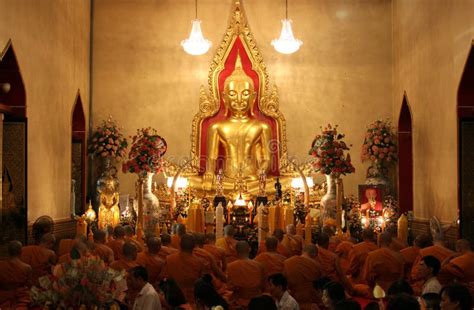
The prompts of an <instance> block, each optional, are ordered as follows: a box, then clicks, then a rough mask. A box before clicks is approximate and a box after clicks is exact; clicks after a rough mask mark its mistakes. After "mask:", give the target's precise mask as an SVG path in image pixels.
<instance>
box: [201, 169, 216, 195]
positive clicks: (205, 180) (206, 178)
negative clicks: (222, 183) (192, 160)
mask: <svg viewBox="0 0 474 310" xmlns="http://www.w3.org/2000/svg"><path fill="white" fill-rule="evenodd" d="M213 182H214V173H212V172H206V173H204V175H203V176H202V189H203V190H205V191H209V190H211V188H212V183H213Z"/></svg>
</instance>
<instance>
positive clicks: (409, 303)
mask: <svg viewBox="0 0 474 310" xmlns="http://www.w3.org/2000/svg"><path fill="white" fill-rule="evenodd" d="M401 309H403V310H420V304H419V303H418V301H417V300H416V298H415V297H414V296H411V295H408V294H404V293H401V294H397V295H392V296H390V297H389V298H388V302H387V307H386V310H401Z"/></svg>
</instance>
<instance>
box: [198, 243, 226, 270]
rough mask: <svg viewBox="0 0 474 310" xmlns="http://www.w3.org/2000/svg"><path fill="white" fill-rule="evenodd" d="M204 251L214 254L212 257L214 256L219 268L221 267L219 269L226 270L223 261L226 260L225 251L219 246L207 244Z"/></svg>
mask: <svg viewBox="0 0 474 310" xmlns="http://www.w3.org/2000/svg"><path fill="white" fill-rule="evenodd" d="M203 249H204V250H206V251H208V252H209V253H211V254H212V256H214V260H215V261H216V263H217V266H219V268H221V269H222V270H224V269H223V268H224V266H223V263H222V262H223V260H224V259H225V251H224V249H221V248H218V247H217V246H215V245H214V244H205V245H204V247H203Z"/></svg>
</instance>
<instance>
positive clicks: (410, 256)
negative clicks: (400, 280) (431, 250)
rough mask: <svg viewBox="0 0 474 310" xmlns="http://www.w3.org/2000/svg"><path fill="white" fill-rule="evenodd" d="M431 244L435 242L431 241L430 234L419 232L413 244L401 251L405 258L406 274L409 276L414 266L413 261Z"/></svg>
mask: <svg viewBox="0 0 474 310" xmlns="http://www.w3.org/2000/svg"><path fill="white" fill-rule="evenodd" d="M431 245H433V243H432V241H431V238H430V236H428V235H426V234H419V235H418V236H416V238H415V240H414V241H413V246H410V247H408V248H404V249H402V250H401V251H400V254H402V256H403V259H404V260H405V274H406V275H407V276H410V271H411V269H412V267H413V263H414V262H415V260H416V258H417V257H418V255H419V254H420V250H421V249H424V248H426V247H429V246H431Z"/></svg>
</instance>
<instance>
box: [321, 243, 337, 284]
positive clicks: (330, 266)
mask: <svg viewBox="0 0 474 310" xmlns="http://www.w3.org/2000/svg"><path fill="white" fill-rule="evenodd" d="M318 258H319V262H320V263H321V268H322V269H323V272H324V274H325V275H326V276H328V277H329V278H331V281H336V282H340V281H341V279H340V278H339V275H338V273H337V269H336V261H337V259H338V258H337V255H336V254H335V253H333V252H331V251H329V250H327V249H325V248H323V247H319V246H318Z"/></svg>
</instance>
